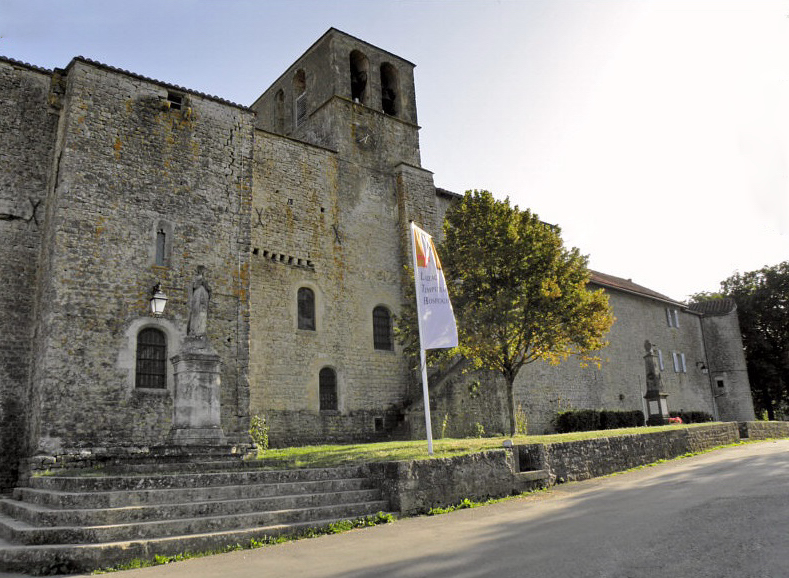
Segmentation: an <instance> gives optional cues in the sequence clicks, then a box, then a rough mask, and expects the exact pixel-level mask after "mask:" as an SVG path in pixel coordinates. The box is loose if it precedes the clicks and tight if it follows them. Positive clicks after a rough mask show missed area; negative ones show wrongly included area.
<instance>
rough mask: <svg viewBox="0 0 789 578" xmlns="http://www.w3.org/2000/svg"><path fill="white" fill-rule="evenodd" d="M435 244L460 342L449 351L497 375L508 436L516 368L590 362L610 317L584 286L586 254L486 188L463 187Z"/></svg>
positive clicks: (601, 298) (603, 302)
mask: <svg viewBox="0 0 789 578" xmlns="http://www.w3.org/2000/svg"><path fill="white" fill-rule="evenodd" d="M437 249H438V253H439V256H440V257H441V261H442V263H443V266H444V274H445V276H446V278H447V285H448V287H449V292H450V298H451V300H452V307H453V309H454V312H455V317H456V318H457V325H458V338H459V342H460V345H459V347H458V348H456V349H454V350H452V351H450V352H449V354H450V355H457V354H460V355H462V356H463V357H464V358H465V359H467V360H469V361H471V362H472V363H473V364H474V365H475V366H476V367H479V368H485V369H491V370H495V371H498V372H500V373H501V374H502V375H503V376H504V378H505V380H506V383H507V399H508V405H509V408H508V409H509V414H510V415H509V417H510V430H511V433H513V434H514V433H515V431H516V423H515V422H516V412H515V398H514V392H513V383H514V382H515V378H516V377H517V375H518V372H519V371H520V370H521V368H523V366H524V365H526V364H529V363H532V362H534V361H538V360H542V361H547V362H549V363H559V362H560V361H563V360H565V359H566V358H567V357H569V356H570V355H580V356H581V357H582V358H583V359H585V360H587V361H588V360H594V361H597V360H598V358H597V357H595V356H594V352H595V351H597V350H599V349H601V348H602V347H604V346H605V345H606V341H605V339H604V336H605V335H606V333H607V332H608V330H609V329H610V328H611V325H612V323H613V320H614V318H613V315H612V312H611V309H610V307H609V306H608V298H607V296H606V295H605V294H604V293H603V291H602V290H598V291H592V290H589V289H588V288H587V283H588V281H589V270H588V269H587V260H586V257H584V256H582V255H581V254H580V253H579V252H578V250H577V249H571V250H568V249H566V248H565V247H564V244H563V243H562V238H561V235H560V230H559V228H558V227H554V226H551V225H547V224H545V223H543V222H542V221H540V219H539V218H538V217H537V215H535V214H533V213H531V212H530V211H528V210H525V211H521V210H519V209H518V207H517V206H510V203H509V199H506V200H504V201H497V200H496V199H494V198H493V195H492V194H491V193H489V192H487V191H468V192H467V193H466V194H465V196H464V197H463V199H462V200H460V201H458V202H457V203H456V204H455V205H453V206H452V207H451V208H450V209H449V211H447V214H446V219H445V221H444V240H443V241H442V242H441V243H440V244H439V245H438V247H437Z"/></svg>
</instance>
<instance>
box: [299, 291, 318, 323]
mask: <svg viewBox="0 0 789 578" xmlns="http://www.w3.org/2000/svg"><path fill="white" fill-rule="evenodd" d="M296 300H297V302H298V303H297V310H298V311H297V316H298V328H299V329H305V330H307V331H315V292H314V291H313V290H312V289H310V288H309V287H301V288H300V289H299V292H298V295H297V297H296Z"/></svg>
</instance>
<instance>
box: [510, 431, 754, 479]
mask: <svg viewBox="0 0 789 578" xmlns="http://www.w3.org/2000/svg"><path fill="white" fill-rule="evenodd" d="M739 439H740V437H739V430H738V428H737V424H735V423H725V424H712V425H704V426H695V427H687V428H681V429H667V430H666V431H662V432H656V433H647V434H633V435H625V436H612V437H605V438H595V439H590V440H582V441H572V442H560V443H551V444H532V445H528V446H520V447H518V448H517V451H518V452H519V455H520V465H521V469H538V470H546V471H547V472H548V474H549V479H550V481H551V483H562V482H572V481H578V480H585V479H588V478H594V477H598V476H605V475H608V474H612V473H614V472H621V471H623V470H627V469H630V468H634V467H637V466H642V465H645V464H650V463H654V462H656V461H658V460H667V459H672V458H676V457H678V456H681V455H683V454H685V453H689V452H699V451H703V450H706V449H709V448H713V447H716V446H720V445H726V444H730V443H735V442H737V441H738V440H739Z"/></svg>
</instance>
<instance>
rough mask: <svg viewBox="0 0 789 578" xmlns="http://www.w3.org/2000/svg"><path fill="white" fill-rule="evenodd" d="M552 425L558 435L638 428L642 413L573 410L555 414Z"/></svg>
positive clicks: (640, 423) (642, 423) (642, 420)
mask: <svg viewBox="0 0 789 578" xmlns="http://www.w3.org/2000/svg"><path fill="white" fill-rule="evenodd" d="M554 425H555V426H556V431H557V432H559V433H570V432H576V431H592V430H601V429H618V428H624V427H640V426H642V425H644V413H643V412H642V411H641V410H635V411H618V410H596V409H574V410H569V411H560V412H559V413H558V414H556V419H555V421H554Z"/></svg>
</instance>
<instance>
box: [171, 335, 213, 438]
mask: <svg viewBox="0 0 789 578" xmlns="http://www.w3.org/2000/svg"><path fill="white" fill-rule="evenodd" d="M171 361H172V363H173V367H174V372H175V396H174V400H173V426H172V429H171V430H170V436H169V442H170V443H173V444H179V445H222V444H225V443H227V442H226V440H225V434H224V432H223V431H222V426H221V424H220V415H221V414H220V404H219V386H220V383H221V378H220V369H221V365H222V362H221V360H220V357H219V355H218V354H217V353H216V351H214V349H213V348H212V347H211V345H210V344H209V343H208V340H207V339H206V338H205V337H199V338H198V337H187V338H186V341H185V342H184V344H183V348H182V350H181V352H180V353H178V354H177V355H175V356H173V358H172V359H171Z"/></svg>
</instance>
